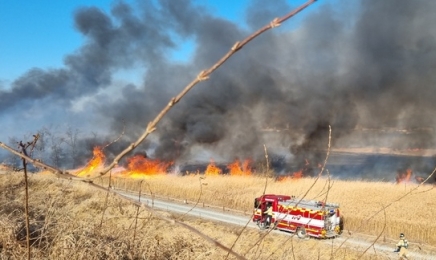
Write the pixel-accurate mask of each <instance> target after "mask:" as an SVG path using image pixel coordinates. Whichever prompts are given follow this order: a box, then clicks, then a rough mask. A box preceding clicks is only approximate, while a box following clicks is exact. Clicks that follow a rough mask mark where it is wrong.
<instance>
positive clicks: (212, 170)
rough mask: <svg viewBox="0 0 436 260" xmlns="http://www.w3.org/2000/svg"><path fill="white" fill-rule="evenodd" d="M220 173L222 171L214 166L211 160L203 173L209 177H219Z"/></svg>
mask: <svg viewBox="0 0 436 260" xmlns="http://www.w3.org/2000/svg"><path fill="white" fill-rule="evenodd" d="M222 173H223V171H222V170H221V169H220V168H218V167H217V166H216V165H215V162H214V161H213V160H211V161H210V163H209V165H208V166H207V168H206V171H205V172H204V174H205V175H209V176H210V175H220V174H222Z"/></svg>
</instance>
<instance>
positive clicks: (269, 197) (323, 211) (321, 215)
mask: <svg viewBox="0 0 436 260" xmlns="http://www.w3.org/2000/svg"><path fill="white" fill-rule="evenodd" d="M269 206H271V207H272V211H273V216H272V222H271V223H272V225H273V227H274V228H276V229H279V230H284V231H289V232H296V233H297V235H298V237H300V238H304V237H306V236H311V237H316V238H332V237H336V236H338V235H340V234H341V233H342V230H343V219H342V217H341V215H340V211H339V204H334V203H324V202H321V201H314V200H300V199H297V198H295V196H288V195H274V194H265V195H262V196H260V197H258V198H255V200H254V212H253V213H254V214H253V221H254V222H256V223H257V224H258V225H259V227H260V228H261V229H265V228H266V226H265V220H266V214H265V211H266V210H267V207H269Z"/></svg>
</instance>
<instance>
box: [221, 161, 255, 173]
mask: <svg viewBox="0 0 436 260" xmlns="http://www.w3.org/2000/svg"><path fill="white" fill-rule="evenodd" d="M250 164H251V160H244V161H243V162H242V163H241V162H240V161H239V160H238V159H236V160H235V161H234V162H233V163H231V164H229V165H227V169H229V170H230V172H229V174H230V175H239V176H248V175H251V174H252V171H251V166H250Z"/></svg>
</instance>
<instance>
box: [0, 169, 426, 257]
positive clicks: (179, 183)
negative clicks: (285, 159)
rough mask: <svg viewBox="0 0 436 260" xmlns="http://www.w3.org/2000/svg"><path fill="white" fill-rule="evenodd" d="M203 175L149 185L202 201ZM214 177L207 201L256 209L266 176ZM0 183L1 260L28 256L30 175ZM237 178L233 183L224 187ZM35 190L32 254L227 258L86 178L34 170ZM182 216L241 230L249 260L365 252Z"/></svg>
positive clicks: (204, 226) (216, 231)
mask: <svg viewBox="0 0 436 260" xmlns="http://www.w3.org/2000/svg"><path fill="white" fill-rule="evenodd" d="M197 179H198V177H186V178H185V177H177V178H176V177H170V176H165V177H163V178H153V179H150V180H148V183H149V185H150V188H151V189H152V190H154V191H156V192H158V193H161V194H168V195H170V194H171V195H173V194H174V195H178V196H179V197H186V198H193V199H195V198H197V197H198V191H199V185H198V184H199V182H198V181H197ZM207 182H208V185H207V186H204V185H203V186H204V187H207V188H205V190H204V196H203V197H202V200H205V201H206V200H207V201H210V202H212V201H215V202H216V201H219V203H221V204H222V203H224V202H225V201H226V203H228V205H227V206H232V207H234V208H238V207H239V206H238V205H244V206H243V207H241V208H244V209H249V208H250V207H251V200H252V198H250V195H254V194H256V195H257V193H258V192H259V190H256V189H257V188H256V187H260V186H259V185H261V180H257V179H256V178H234V179H230V178H208V179H207ZM303 182H305V181H301V183H300V184H297V183H287V184H281V183H280V184H277V183H271V184H270V185H269V186H268V192H271V191H272V190H274V189H277V188H278V187H280V186H281V187H282V188H281V190H277V191H279V192H287V191H289V188H288V190H285V187H291V186H292V185H299V186H300V187H301V188H300V189H301V190H302V189H303V188H302V184H303ZM0 183H1V184H0V189H1V190H2V193H1V197H0V205H1V207H0V226H1V230H2V232H1V233H0V259H24V258H25V256H26V254H27V253H26V252H27V249H26V247H25V231H24V229H23V218H24V214H23V211H24V208H23V205H24V203H23V200H24V181H23V177H22V175H21V174H17V173H15V174H2V175H0ZM230 183H232V186H231V187H229V188H230V189H229V188H227V189H224V187H225V185H229V184H230ZM244 183H245V185H246V186H245V187H243V189H242V186H241V185H243V184H244ZM144 185H145V184H144ZM233 185H235V186H234V187H235V188H234V189H233ZM236 187H237V188H236ZM248 187H249V188H248ZM291 189H294V188H291ZM431 192H434V191H431ZM29 193H30V201H29V205H30V213H29V214H30V223H31V236H30V237H31V242H32V246H31V256H32V259H225V258H226V256H227V253H226V252H224V251H223V250H221V249H219V248H217V247H215V246H213V245H211V244H210V243H207V242H205V241H203V240H202V239H200V238H199V237H197V236H195V235H193V234H192V233H190V232H189V231H187V230H186V229H184V228H182V227H179V226H173V225H169V224H168V223H167V222H164V221H162V220H159V219H156V218H153V217H152V216H151V215H150V214H149V212H146V211H144V210H142V209H141V210H140V211H139V215H138V218H137V219H136V218H135V217H136V213H137V207H136V206H134V205H131V204H130V203H128V202H126V201H123V200H120V199H118V198H116V197H114V196H113V195H110V196H109V197H108V200H107V201H106V193H104V192H96V191H95V190H94V189H91V188H89V186H88V185H87V184H85V183H77V182H67V181H65V180H59V179H54V178H53V177H52V176H44V175H40V174H38V175H32V176H31V178H30V179H29ZM217 193H218V194H226V195H232V194H233V195H236V194H237V196H233V197H234V198H235V199H233V200H224V199H222V198H223V197H227V196H217V199H215V200H214V199H213V197H214V196H213V194H217ZM332 195H333V194H332ZM334 196H340V194H339V193H338V194H336V195H334ZM333 198H335V197H332V199H333ZM245 199H246V200H247V202H245ZM351 199H352V198H350V200H351ZM248 201H249V202H248ZM346 201H348V200H344V203H346ZM423 203H424V202H423ZM351 210H354V208H353V209H347V208H346V207H344V211H346V212H348V214H349V215H350V213H351V212H352V211H351ZM161 214H170V213H165V212H162V213H161ZM173 217H177V218H180V216H173ZM136 221H137V224H136V225H135V222H136ZM183 221H184V222H186V223H187V224H190V225H192V226H193V227H196V228H198V229H199V230H201V231H202V232H204V233H205V234H207V235H209V236H211V237H212V238H214V239H216V240H217V241H219V242H221V243H223V244H224V245H226V246H229V247H231V246H232V244H233V243H234V241H236V239H237V238H238V236H239V235H240V238H239V240H238V241H237V243H236V245H235V247H234V250H235V251H236V252H238V253H240V254H242V255H244V256H245V257H247V258H248V259H290V258H293V257H295V259H330V258H331V257H333V258H334V259H336V258H340V259H357V258H359V256H360V254H361V252H358V251H353V250H351V249H349V248H341V249H339V250H337V251H335V250H336V248H337V245H336V247H335V248H334V247H332V245H331V244H329V243H323V242H320V241H318V240H314V239H311V240H298V239H293V238H292V237H290V236H285V235H269V236H267V237H265V238H264V239H263V240H261V241H260V242H259V243H258V244H256V242H258V241H259V239H260V238H261V237H262V236H263V235H264V234H265V233H264V232H261V231H258V230H252V229H249V230H243V228H242V227H235V226H229V225H219V224H216V223H211V222H209V221H205V220H202V219H193V218H189V217H186V216H185V217H183ZM333 249H335V250H333ZM333 252H335V254H334V253H333ZM333 254H334V255H333ZM228 259H234V257H233V256H229V257H228ZM362 259H386V255H383V254H380V253H379V254H378V255H373V254H366V255H365V256H364V257H363V258H362Z"/></svg>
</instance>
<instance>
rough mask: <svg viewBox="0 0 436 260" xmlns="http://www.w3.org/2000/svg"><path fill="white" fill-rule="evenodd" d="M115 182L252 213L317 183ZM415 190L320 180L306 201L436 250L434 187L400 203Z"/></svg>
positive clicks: (362, 227)
mask: <svg viewBox="0 0 436 260" xmlns="http://www.w3.org/2000/svg"><path fill="white" fill-rule="evenodd" d="M101 181H102V182H103V183H104V182H106V183H107V181H108V180H101ZM112 182H113V185H114V186H115V187H117V188H119V189H124V190H130V191H133V192H138V191H139V189H142V192H143V193H146V194H154V195H156V196H161V197H164V198H165V197H168V198H176V199H180V200H188V201H191V202H196V201H199V202H200V206H201V205H203V204H207V205H214V206H217V207H222V208H227V209H233V210H238V211H242V212H246V213H248V214H250V213H251V212H252V209H253V200H254V198H255V197H257V196H259V195H261V194H262V193H263V191H264V189H265V186H266V189H265V193H272V194H287V195H295V196H296V197H298V198H301V197H302V196H303V195H304V194H305V193H306V192H307V191H308V189H309V188H310V187H311V186H312V185H313V183H314V182H315V179H312V178H301V179H288V180H284V181H274V180H273V179H271V178H268V179H266V178H262V177H256V176H204V175H191V176H174V175H154V176H147V178H146V179H143V180H142V182H141V180H138V179H128V178H112ZM266 182H267V183H266ZM417 185H418V184H413V183H402V184H395V183H387V182H363V181H342V180H328V179H326V178H325V179H319V180H318V181H316V183H315V185H314V186H313V188H311V189H310V190H309V192H308V194H307V196H306V197H305V199H310V200H324V199H325V198H326V196H327V201H328V202H334V203H339V204H340V208H341V212H342V214H343V216H344V217H345V228H346V230H348V231H349V232H351V233H353V232H358V233H365V234H370V235H378V234H379V233H380V232H381V230H383V228H385V231H384V234H383V236H384V237H387V238H393V239H396V238H397V237H398V234H399V233H401V232H403V233H406V234H407V236H408V238H409V239H410V240H411V241H415V242H417V243H425V244H430V245H436V236H435V235H434V234H436V222H435V221H434V216H436V189H435V186H434V185H423V186H421V187H419V188H418V189H416V190H415V191H413V192H412V193H411V194H409V195H407V196H406V197H404V198H402V199H401V200H399V201H397V200H398V199H399V198H401V197H402V196H404V195H405V194H406V193H408V192H409V191H411V190H412V189H414V188H415V187H416V186H417ZM329 186H331V188H330V189H328V187H329ZM327 191H328V192H327ZM386 206H388V207H387V208H386V209H385V210H383V207H386ZM385 213H386V220H385Z"/></svg>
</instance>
